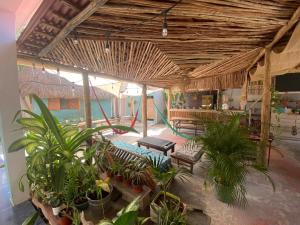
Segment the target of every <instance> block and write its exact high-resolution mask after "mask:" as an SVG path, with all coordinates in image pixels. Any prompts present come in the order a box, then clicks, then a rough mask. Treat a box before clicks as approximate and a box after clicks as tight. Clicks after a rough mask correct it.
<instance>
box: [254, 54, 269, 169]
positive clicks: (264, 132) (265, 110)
mask: <svg viewBox="0 0 300 225" xmlns="http://www.w3.org/2000/svg"><path fill="white" fill-rule="evenodd" d="M270 53H271V49H270V48H266V50H265V75H264V86H263V98H262V107H261V132H260V137H261V145H260V151H259V153H258V157H257V160H258V163H259V164H261V165H265V164H266V146H267V143H268V139H269V133H270V120H271V113H270V112H271V85H272V79H271V73H270V69H271V62H270Z"/></svg>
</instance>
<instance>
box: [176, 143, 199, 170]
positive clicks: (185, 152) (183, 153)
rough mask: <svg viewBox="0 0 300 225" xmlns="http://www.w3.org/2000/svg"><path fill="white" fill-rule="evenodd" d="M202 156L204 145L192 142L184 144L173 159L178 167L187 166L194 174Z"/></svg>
mask: <svg viewBox="0 0 300 225" xmlns="http://www.w3.org/2000/svg"><path fill="white" fill-rule="evenodd" d="M202 154H203V150H202V145H201V144H199V143H196V142H195V141H194V140H192V141H188V142H186V143H185V144H183V146H182V148H180V149H178V150H176V151H175V152H174V153H173V154H171V157H172V158H173V159H174V160H175V162H176V163H177V165H178V166H180V165H183V166H187V167H189V169H190V172H191V173H193V169H194V164H195V163H196V162H198V161H199V160H200V158H201V156H202Z"/></svg>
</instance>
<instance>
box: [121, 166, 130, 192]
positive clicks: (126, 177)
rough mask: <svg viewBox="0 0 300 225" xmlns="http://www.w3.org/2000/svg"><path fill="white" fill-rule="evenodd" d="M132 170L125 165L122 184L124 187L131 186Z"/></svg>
mask: <svg viewBox="0 0 300 225" xmlns="http://www.w3.org/2000/svg"><path fill="white" fill-rule="evenodd" d="M131 177H132V170H131V168H130V166H127V167H126V168H125V169H124V171H123V184H124V186H125V187H131V183H132V179H131Z"/></svg>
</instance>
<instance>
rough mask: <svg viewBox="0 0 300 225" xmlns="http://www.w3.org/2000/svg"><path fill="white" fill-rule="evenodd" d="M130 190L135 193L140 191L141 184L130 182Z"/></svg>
mask: <svg viewBox="0 0 300 225" xmlns="http://www.w3.org/2000/svg"><path fill="white" fill-rule="evenodd" d="M132 190H133V191H134V192H135V193H141V192H142V191H143V185H141V184H134V183H132Z"/></svg>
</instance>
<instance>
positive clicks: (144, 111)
mask: <svg viewBox="0 0 300 225" xmlns="http://www.w3.org/2000/svg"><path fill="white" fill-rule="evenodd" d="M142 122H143V137H147V86H146V84H143V91H142Z"/></svg>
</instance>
